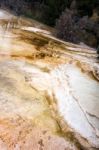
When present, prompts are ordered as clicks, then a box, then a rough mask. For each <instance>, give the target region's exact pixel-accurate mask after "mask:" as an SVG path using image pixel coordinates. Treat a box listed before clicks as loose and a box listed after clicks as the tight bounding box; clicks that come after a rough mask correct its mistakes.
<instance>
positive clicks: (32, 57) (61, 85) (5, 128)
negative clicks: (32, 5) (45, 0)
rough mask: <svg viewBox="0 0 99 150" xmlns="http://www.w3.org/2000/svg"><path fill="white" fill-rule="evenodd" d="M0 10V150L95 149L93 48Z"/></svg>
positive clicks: (98, 72) (98, 67)
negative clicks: (73, 42)
mask: <svg viewBox="0 0 99 150" xmlns="http://www.w3.org/2000/svg"><path fill="white" fill-rule="evenodd" d="M52 33H53V29H51V28H48V27H46V26H44V25H42V24H39V23H37V22H35V21H31V20H29V19H26V18H22V17H20V18H17V17H15V16H13V15H11V14H10V13H8V12H6V11H3V10H1V11H0V150H27V149H28V150H96V149H99V64H98V60H97V59H96V57H97V54H96V52H95V50H93V49H91V48H89V47H86V46H84V45H82V46H81V45H74V44H71V43H66V42H63V41H60V40H58V39H56V38H55V37H54V36H52Z"/></svg>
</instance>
